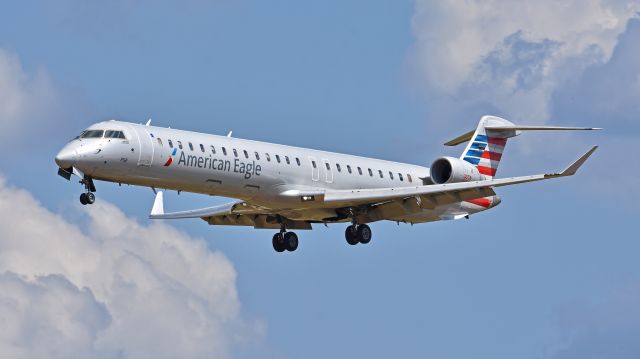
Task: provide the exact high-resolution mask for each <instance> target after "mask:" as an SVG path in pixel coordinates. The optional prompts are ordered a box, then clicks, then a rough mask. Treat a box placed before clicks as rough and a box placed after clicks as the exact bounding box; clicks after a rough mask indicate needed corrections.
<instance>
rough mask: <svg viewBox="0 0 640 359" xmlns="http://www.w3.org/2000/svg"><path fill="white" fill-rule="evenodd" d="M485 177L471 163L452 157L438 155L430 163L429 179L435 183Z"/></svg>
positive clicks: (479, 179)
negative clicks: (438, 156)
mask: <svg viewBox="0 0 640 359" xmlns="http://www.w3.org/2000/svg"><path fill="white" fill-rule="evenodd" d="M484 179H486V177H485V176H484V175H483V174H481V173H480V172H478V169H477V168H476V167H475V166H474V165H472V164H471V163H469V162H467V161H464V160H461V159H459V158H454V157H440V158H438V159H437V160H435V161H433V163H432V164H431V180H432V181H433V183H436V184H443V183H454V182H469V181H482V180H484Z"/></svg>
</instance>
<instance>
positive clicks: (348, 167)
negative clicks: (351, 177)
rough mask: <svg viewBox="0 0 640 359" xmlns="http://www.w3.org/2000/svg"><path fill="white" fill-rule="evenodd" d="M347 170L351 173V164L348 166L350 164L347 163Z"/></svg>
mask: <svg viewBox="0 0 640 359" xmlns="http://www.w3.org/2000/svg"><path fill="white" fill-rule="evenodd" d="M347 171H349V173H352V172H351V166H350V165H347Z"/></svg>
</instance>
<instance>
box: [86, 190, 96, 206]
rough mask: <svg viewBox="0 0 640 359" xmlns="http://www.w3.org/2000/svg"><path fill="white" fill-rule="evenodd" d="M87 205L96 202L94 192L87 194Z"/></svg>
mask: <svg viewBox="0 0 640 359" xmlns="http://www.w3.org/2000/svg"><path fill="white" fill-rule="evenodd" d="M86 198H87V204H93V203H94V202H95V201H96V195H95V194H93V193H92V192H87V194H86Z"/></svg>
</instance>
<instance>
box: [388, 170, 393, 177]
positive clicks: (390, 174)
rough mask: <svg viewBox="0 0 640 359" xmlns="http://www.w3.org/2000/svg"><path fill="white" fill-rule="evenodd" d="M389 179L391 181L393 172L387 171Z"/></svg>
mask: <svg viewBox="0 0 640 359" xmlns="http://www.w3.org/2000/svg"><path fill="white" fill-rule="evenodd" d="M389 178H391V179H393V172H391V171H389Z"/></svg>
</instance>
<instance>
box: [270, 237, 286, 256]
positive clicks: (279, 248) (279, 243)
mask: <svg viewBox="0 0 640 359" xmlns="http://www.w3.org/2000/svg"><path fill="white" fill-rule="evenodd" d="M271 243H272V244H273V249H274V250H275V251H276V252H278V253H281V252H284V250H285V249H286V248H285V244H284V238H283V237H282V233H276V234H274V235H273V240H272V241H271Z"/></svg>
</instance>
